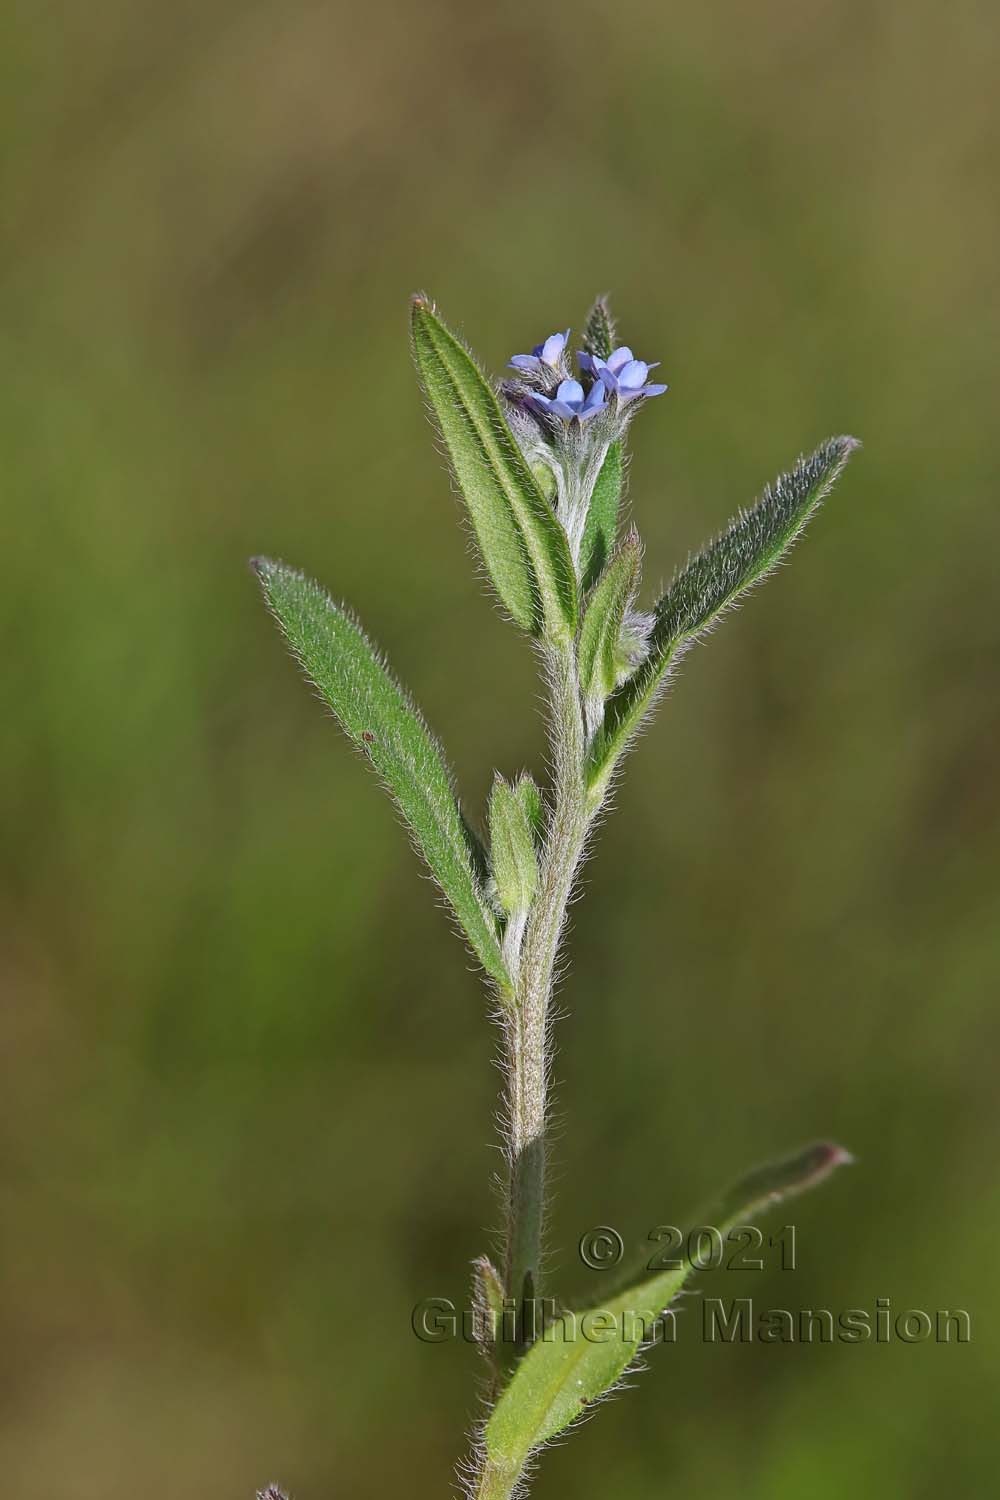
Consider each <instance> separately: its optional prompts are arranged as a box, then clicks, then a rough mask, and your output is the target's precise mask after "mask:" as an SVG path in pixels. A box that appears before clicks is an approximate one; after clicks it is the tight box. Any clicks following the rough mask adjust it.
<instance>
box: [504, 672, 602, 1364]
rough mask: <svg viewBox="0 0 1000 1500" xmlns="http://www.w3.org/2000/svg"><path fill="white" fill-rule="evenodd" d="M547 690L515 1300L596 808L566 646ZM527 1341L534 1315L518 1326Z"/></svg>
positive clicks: (524, 1272)
mask: <svg viewBox="0 0 1000 1500" xmlns="http://www.w3.org/2000/svg"><path fill="white" fill-rule="evenodd" d="M546 665H547V668H548V675H549V684H550V693H551V713H552V723H551V742H552V753H553V759H554V763H555V801H554V806H553V809H552V819H551V823H550V826H549V833H548V838H547V840H546V846H545V852H544V855H543V859H542V868H541V872H540V879H539V886H538V894H537V896H536V898H535V902H534V905H533V907H532V909H531V913H530V916H529V918H528V925H527V928H526V931H525V934H524V943H523V946H522V949H521V961H520V964H519V967H518V973H517V976H516V983H515V990H514V1005H513V1009H512V1012H511V1014H510V1017H509V1021H508V1035H507V1054H508V1108H509V1113H510V1151H511V1156H510V1180H509V1190H508V1211H507V1267H506V1286H507V1295H508V1296H510V1297H513V1298H515V1299H516V1300H517V1302H518V1306H519V1309H522V1310H525V1311H530V1308H529V1309H525V1306H524V1305H525V1303H526V1302H530V1299H532V1298H534V1297H537V1296H538V1294H539V1291H540V1287H541V1246H542V1231H543V1227H544V1217H545V1156H546V1123H547V1095H548V1082H549V1046H548V1042H549V1037H548V1030H549V1024H548V1016H549V1001H550V998H551V995H552V977H553V971H554V968H555V960H556V954H557V953H558V950H559V940H560V937H561V935H562V930H563V927H564V925H565V921H566V907H567V905H568V902H569V898H570V895H571V893H572V889H573V882H574V879H575V877H576V872H577V869H578V867H579V863H580V859H581V856H582V854H583V849H584V845H585V843H586V838H587V829H588V827H589V825H590V820H591V816H592V813H591V812H590V811H589V810H588V806H587V795H586V786H585V782H584V775H583V766H584V751H585V738H584V725H583V716H582V711H581V704H580V692H579V687H578V683H577V672H576V658H575V653H574V651H573V649H572V648H569V649H567V650H565V651H560V652H552V653H551V654H550V656H549V658H548V661H547V663H546ZM522 1326H523V1327H524V1328H525V1331H526V1333H527V1341H529V1342H530V1334H531V1327H532V1325H531V1323H530V1322H528V1321H527V1320H526V1321H525V1323H524V1324H523V1325H522Z"/></svg>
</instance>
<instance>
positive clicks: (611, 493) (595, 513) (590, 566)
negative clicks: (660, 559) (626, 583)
mask: <svg viewBox="0 0 1000 1500" xmlns="http://www.w3.org/2000/svg"><path fill="white" fill-rule="evenodd" d="M624 477H625V465H624V458H623V455H622V445H621V443H620V442H617V443H612V444H611V447H610V448H609V449H608V451H607V455H606V457H605V459H604V463H603V464H602V465H601V470H600V473H599V474H598V476H597V483H596V484H595V485H594V492H593V494H592V495H591V497H590V509H589V510H588V511H587V519H586V522H585V523H584V528H583V539H582V541H581V543H580V577H581V578H582V579H583V586H584V588H585V589H589V588H591V587H592V586H593V584H594V583H595V581H596V580H597V579H598V578H599V577H600V575H601V572H602V570H603V568H604V565H605V563H606V562H607V560H608V558H609V557H610V556H611V553H612V551H613V549H614V545H615V537H616V536H617V535H618V512H619V510H620V509H621V502H622V482H623V480H624Z"/></svg>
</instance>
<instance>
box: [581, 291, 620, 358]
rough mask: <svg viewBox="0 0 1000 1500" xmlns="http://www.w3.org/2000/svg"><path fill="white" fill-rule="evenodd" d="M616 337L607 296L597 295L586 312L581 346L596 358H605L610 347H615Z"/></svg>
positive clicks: (609, 351) (610, 349)
mask: <svg viewBox="0 0 1000 1500" xmlns="http://www.w3.org/2000/svg"><path fill="white" fill-rule="evenodd" d="M616 338H617V333H616V331H615V320H614V318H613V317H612V316H611V309H610V308H609V306H608V301H607V298H606V297H598V298H597V300H596V302H595V303H594V305H593V307H592V308H591V309H590V312H589V313H588V314H587V321H586V323H585V324H584V329H583V347H584V348H585V349H586V351H587V353H588V354H594V355H596V356H597V358H598V359H607V357H608V355H609V354H610V353H611V351H612V349H614V348H615V340H616Z"/></svg>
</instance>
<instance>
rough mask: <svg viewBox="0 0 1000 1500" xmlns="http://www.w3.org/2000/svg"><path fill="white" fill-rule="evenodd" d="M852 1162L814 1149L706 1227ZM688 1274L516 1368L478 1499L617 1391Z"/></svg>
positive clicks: (743, 1192)
mask: <svg viewBox="0 0 1000 1500" xmlns="http://www.w3.org/2000/svg"><path fill="white" fill-rule="evenodd" d="M850 1159H851V1158H850V1156H849V1155H848V1154H847V1152H845V1151H844V1150H843V1149H842V1148H841V1147H839V1146H834V1145H830V1144H828V1143H826V1142H824V1143H822V1144H820V1145H815V1146H810V1147H808V1148H807V1149H806V1150H805V1151H801V1152H799V1153H797V1155H795V1156H793V1157H791V1158H789V1159H787V1160H784V1161H781V1162H778V1163H775V1164H773V1165H771V1166H768V1167H764V1168H761V1169H759V1170H758V1171H755V1172H752V1173H750V1175H749V1176H748V1177H745V1178H744V1179H743V1180H742V1181H741V1182H739V1183H737V1184H736V1186H735V1187H734V1188H732V1189H730V1191H729V1192H728V1193H726V1194H725V1195H724V1196H723V1198H722V1199H721V1200H720V1202H719V1204H718V1205H717V1206H716V1207H715V1208H714V1209H710V1210H709V1211H708V1213H707V1214H706V1215H705V1218H704V1222H705V1223H708V1224H712V1225H713V1226H714V1227H715V1228H717V1229H718V1230H719V1231H720V1232H721V1233H722V1234H725V1233H727V1232H728V1230H730V1229H732V1228H733V1227H734V1226H735V1225H737V1224H740V1223H742V1222H743V1221H744V1220H745V1219H746V1218H747V1216H748V1215H750V1214H752V1213H754V1212H756V1211H758V1210H760V1209H762V1208H767V1207H770V1206H772V1205H773V1204H776V1203H779V1202H780V1201H781V1200H782V1199H783V1198H787V1197H790V1196H792V1195H793V1194H795V1193H801V1192H804V1191H805V1190H806V1189H807V1188H810V1187H814V1186H816V1185H817V1184H818V1183H820V1182H822V1181H823V1179H824V1178H826V1177H828V1176H829V1175H830V1173H831V1172H833V1171H834V1169H835V1168H836V1167H838V1166H840V1165H841V1164H843V1163H844V1162H847V1161H850ZM646 1253H647V1255H648V1253H649V1251H648V1246H647V1249H646ZM690 1274H691V1268H690V1265H689V1264H688V1263H687V1262H682V1264H681V1266H680V1267H678V1268H677V1269H669V1270H664V1271H660V1272H657V1273H655V1274H654V1275H652V1276H648V1275H647V1276H645V1277H644V1278H643V1279H642V1280H640V1281H638V1282H637V1283H636V1284H635V1285H634V1286H631V1287H628V1288H627V1289H626V1290H625V1291H623V1292H618V1293H616V1294H615V1295H614V1296H612V1297H609V1298H608V1299H607V1300H606V1301H604V1302H602V1303H601V1304H599V1305H598V1306H596V1307H593V1308H590V1309H588V1311H587V1312H586V1313H563V1314H562V1316H561V1317H558V1318H556V1319H555V1320H554V1321H553V1322H552V1323H551V1324H550V1325H549V1326H548V1328H546V1330H545V1332H544V1334H543V1337H542V1339H541V1340H540V1341H539V1342H537V1343H535V1344H533V1345H532V1347H531V1348H530V1349H529V1350H528V1352H527V1354H526V1355H525V1356H524V1358H523V1359H522V1360H521V1362H520V1364H519V1365H518V1366H517V1369H516V1370H515V1372H514V1375H513V1376H512V1378H511V1380H510V1383H509V1385H508V1386H507V1388H506V1389H505V1390H504V1392H503V1394H502V1395H501V1397H500V1399H499V1401H498V1402H497V1404H496V1406H495V1407H494V1409H493V1413H492V1415H491V1417H490V1419H489V1422H488V1423H487V1425H486V1431H485V1444H486V1464H485V1468H486V1475H485V1477H484V1483H483V1484H482V1486H481V1489H480V1492H479V1493H481V1494H483V1495H488V1494H490V1493H491V1492H492V1493H496V1494H502V1493H504V1491H503V1489H502V1484H503V1482H508V1483H509V1482H512V1481H513V1480H514V1479H515V1478H516V1476H517V1475H519V1474H520V1473H521V1471H522V1469H523V1468H524V1465H525V1463H526V1461H527V1459H528V1458H529V1456H530V1454H531V1453H532V1452H533V1451H534V1450H535V1449H536V1448H538V1447H540V1446H541V1445H542V1444H543V1443H547V1442H549V1441H551V1439H552V1438H554V1437H556V1436H557V1435H558V1434H559V1433H560V1432H562V1431H563V1430H564V1429H565V1428H566V1427H568V1426H570V1424H571V1423H573V1422H575V1421H576V1420H577V1418H578V1417H580V1416H581V1415H582V1414H583V1412H584V1411H585V1410H586V1408H587V1407H588V1406H589V1405H590V1403H591V1402H593V1401H596V1400H598V1399H599V1398H600V1397H601V1396H603V1395H605V1394H606V1393H607V1392H608V1391H609V1390H610V1389H611V1388H612V1387H613V1386H615V1385H616V1383H617V1382H618V1381H619V1380H620V1379H621V1376H622V1375H623V1374H624V1373H625V1371H626V1370H627V1369H628V1367H629V1366H630V1365H631V1364H632V1363H633V1361H634V1360H635V1358H636V1356H637V1354H638V1353H639V1350H640V1349H641V1347H642V1346H643V1345H644V1344H645V1343H647V1342H649V1340H650V1339H651V1337H652V1336H653V1332H654V1325H655V1323H656V1320H657V1319H658V1318H659V1317H660V1315H661V1314H662V1313H663V1311H664V1310H665V1309H666V1308H667V1307H668V1306H669V1305H670V1303H671V1302H672V1301H673V1299H674V1298H675V1297H676V1295H677V1293H678V1292H679V1291H680V1290H681V1287H682V1286H683V1284H684V1282H685V1281H686V1279H687V1277H688V1276H689V1275H690ZM490 1470H492V1474H491V1473H490ZM493 1476H495V1479H494V1477H493Z"/></svg>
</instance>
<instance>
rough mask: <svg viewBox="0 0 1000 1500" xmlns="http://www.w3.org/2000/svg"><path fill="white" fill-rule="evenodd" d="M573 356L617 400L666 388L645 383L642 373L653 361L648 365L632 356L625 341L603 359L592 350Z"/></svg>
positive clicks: (646, 374) (654, 367)
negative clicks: (589, 352)
mask: <svg viewBox="0 0 1000 1500" xmlns="http://www.w3.org/2000/svg"><path fill="white" fill-rule="evenodd" d="M577 358H578V359H579V361H580V368H581V369H582V370H585V371H586V372H587V374H588V375H593V376H594V377H595V379H596V380H599V381H600V382H601V383H602V385H603V387H604V388H605V389H606V390H607V391H608V393H609V395H613V396H617V397H618V399H619V400H620V401H632V400H634V399H635V397H636V396H662V395H663V392H664V391H665V390H666V389H667V387H666V386H665V385H647V384H646V377H647V376H648V374H649V372H650V370H655V369H656V364H652V365H649V364H647V363H646V361H645V360H643V359H635V358H634V357H633V355H632V351H631V349H629V348H628V346H627V345H626V344H623V345H622V346H621V348H620V349H614V350H612V352H611V353H610V354H609V355H608V357H607V359H600V358H599V357H598V356H597V355H596V354H580V355H578V356H577ZM657 363H659V361H657Z"/></svg>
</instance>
